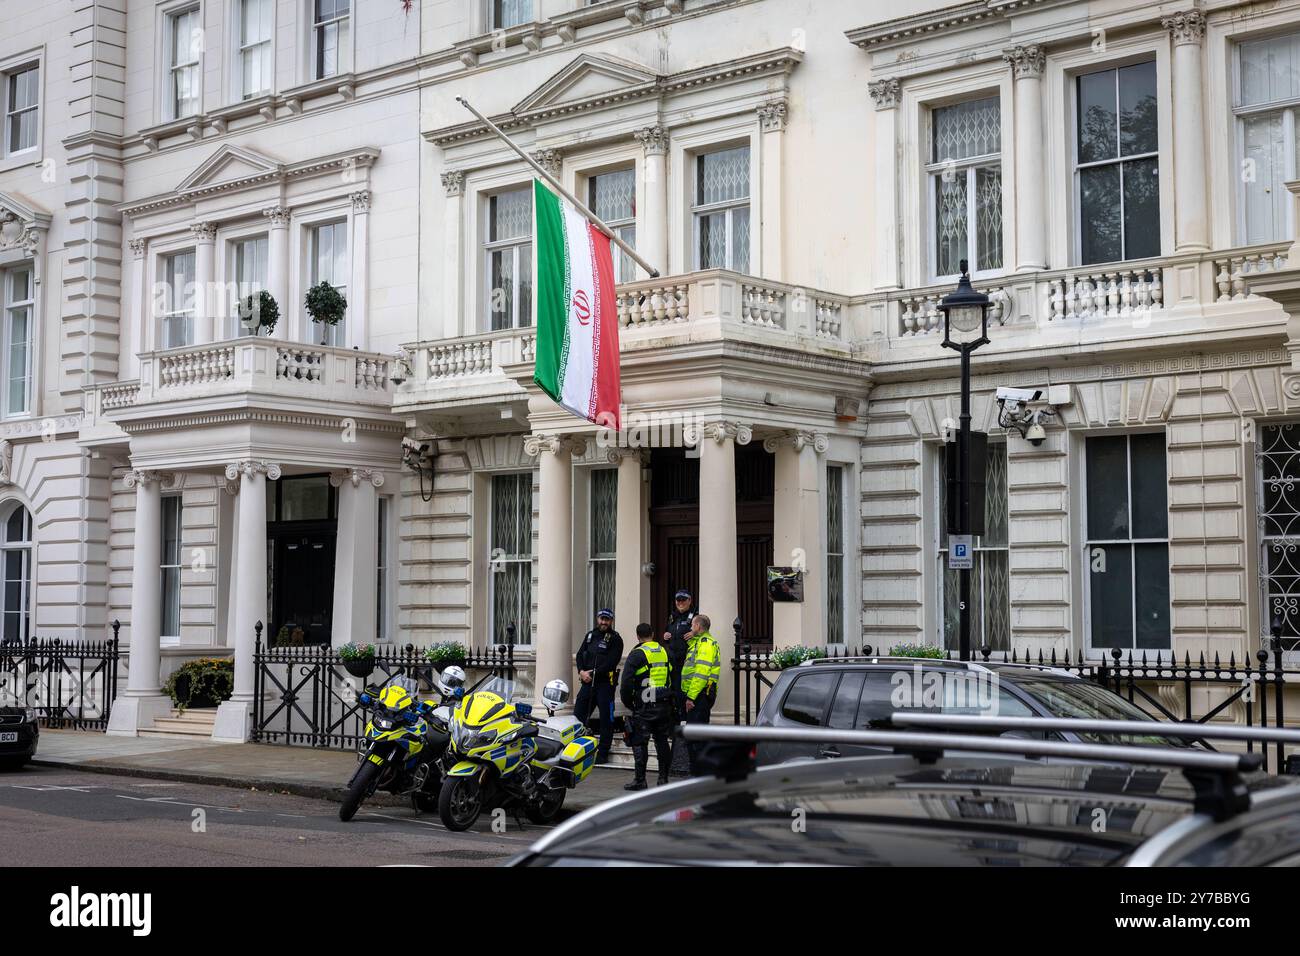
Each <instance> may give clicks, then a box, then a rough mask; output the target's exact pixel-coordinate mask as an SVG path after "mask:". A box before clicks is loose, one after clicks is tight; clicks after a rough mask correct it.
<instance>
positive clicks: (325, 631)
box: [271, 529, 338, 644]
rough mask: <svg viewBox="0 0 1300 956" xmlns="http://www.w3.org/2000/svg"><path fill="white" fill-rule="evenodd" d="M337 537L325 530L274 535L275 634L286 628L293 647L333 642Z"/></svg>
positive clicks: (284, 531) (273, 593) (273, 590)
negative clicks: (332, 618)
mask: <svg viewBox="0 0 1300 956" xmlns="http://www.w3.org/2000/svg"><path fill="white" fill-rule="evenodd" d="M337 537H338V535H337V534H336V532H334V531H326V530H316V531H303V530H292V531H286V530H278V529H277V530H276V531H274V532H273V537H272V538H271V541H272V549H273V551H272V561H273V565H272V566H273V568H274V574H273V580H274V583H273V585H272V592H271V593H272V598H273V605H274V608H273V611H272V621H271V633H272V634H275V635H279V634H281V629H282V628H283V629H285V632H284V633H285V636H286V637H288V639H289V642H290V643H293V644H298V643H302V644H328V643H329V642H330V616H331V613H332V612H333V610H334V545H335V539H336V538H337ZM300 632H301V633H300Z"/></svg>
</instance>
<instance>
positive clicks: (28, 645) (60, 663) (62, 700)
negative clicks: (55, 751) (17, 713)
mask: <svg viewBox="0 0 1300 956" xmlns="http://www.w3.org/2000/svg"><path fill="white" fill-rule="evenodd" d="M112 626H113V636H112V637H110V638H107V639H106V640H102V641H92V640H80V641H76V640H74V641H65V640H61V639H59V638H54V639H44V638H28V639H26V640H14V641H5V642H3V643H0V707H32V708H34V709H35V710H36V712H37V713H38V714H39V715H40V724H41V726H42V727H53V728H62V729H71V730H104V729H105V728H106V727H107V726H108V717H109V713H110V712H111V711H112V709H113V701H114V699H115V698H116V697H117V672H118V661H119V658H120V654H121V651H120V648H119V645H118V639H117V635H118V630H119V629H120V628H121V625H120V624H119V623H118V622H117V621H114V622H113V625H112Z"/></svg>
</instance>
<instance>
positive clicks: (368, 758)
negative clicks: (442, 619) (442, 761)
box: [339, 666, 465, 823]
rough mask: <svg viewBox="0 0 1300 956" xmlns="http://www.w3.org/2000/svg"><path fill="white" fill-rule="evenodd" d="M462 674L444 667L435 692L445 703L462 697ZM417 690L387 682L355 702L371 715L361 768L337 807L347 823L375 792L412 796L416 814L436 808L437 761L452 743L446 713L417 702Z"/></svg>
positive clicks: (397, 680) (409, 681)
mask: <svg viewBox="0 0 1300 956" xmlns="http://www.w3.org/2000/svg"><path fill="white" fill-rule="evenodd" d="M464 683H465V672H464V671H462V670H461V669H460V668H459V667H455V666H452V667H448V668H447V669H446V670H444V671H443V673H442V675H441V676H440V677H439V679H438V682H437V686H438V690H439V691H440V696H441V697H442V698H443V699H444V700H452V701H454V700H456V699H458V698H459V696H460V694H463V693H464ZM418 693H419V685H418V684H417V683H416V681H415V679H414V678H412V677H408V676H405V675H398V676H395V677H391V678H389V679H388V680H387V681H386V682H385V683H384V684H383V685H382V686H381V687H367V688H366V689H365V690H363V691H362V692H361V693H360V694H358V695H357V702H358V703H359V704H360V705H361V706H362V707H364V708H366V709H367V710H368V711H369V717H368V719H367V721H366V730H365V737H364V739H365V741H366V747H365V749H364V750H363V751H361V752H360V753H359V754H358V759H359V761H360V766H358V767H357V770H356V773H354V774H353V775H352V779H351V780H349V781H348V785H347V793H346V794H345V795H344V797H343V803H342V805H341V806H340V807H339V819H340V820H342V821H344V822H345V823H346V822H347V821H348V820H351V819H352V818H353V817H354V816H356V812H357V810H358V809H359V808H360V807H361V804H362V803H364V802H365V800H366V799H367V798H368V797H370V796H371V795H372V794H373V793H374V792H375V791H376V790H385V791H387V792H389V793H392V794H394V795H401V794H410V796H411V803H412V805H413V806H414V807H415V809H416V810H417V811H421V810H423V811H429V812H431V811H433V810H434V809H436V808H437V806H438V788H439V786H440V785H441V783H442V770H441V767H440V766H439V764H438V758H439V757H441V756H442V754H443V752H444V751H445V750H446V749H447V743H448V741H449V740H450V739H451V738H450V734H449V733H448V729H447V719H448V717H449V708H448V706H447V705H446V704H443V703H440V702H439V701H434V700H420V699H419V697H418V696H417V695H418Z"/></svg>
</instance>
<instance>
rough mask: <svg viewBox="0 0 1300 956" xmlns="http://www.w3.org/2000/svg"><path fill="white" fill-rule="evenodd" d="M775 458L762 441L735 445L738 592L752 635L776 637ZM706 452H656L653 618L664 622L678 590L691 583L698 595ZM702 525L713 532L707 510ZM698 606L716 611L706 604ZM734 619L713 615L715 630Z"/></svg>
mask: <svg viewBox="0 0 1300 956" xmlns="http://www.w3.org/2000/svg"><path fill="white" fill-rule="evenodd" d="M774 488H775V459H774V458H773V456H772V455H770V454H768V453H767V452H766V451H764V450H763V447H762V445H741V446H739V447H737V448H736V573H737V582H736V597H737V606H738V607H739V608H740V620H741V622H742V624H743V627H744V630H743V631H742V633H741V639H742V640H743V641H745V642H746V643H754V644H771V642H772V637H773V634H772V602H771V601H769V600H768V598H767V566H768V565H769V564H771V563H772V500H773V491H774ZM700 533H701V527H700V460H699V458H688V457H687V456H686V452H685V450H684V449H680V448H656V449H653V450H652V451H651V454H650V554H651V560H652V561H653V562H654V566H655V573H654V574H653V575H652V576H651V578H650V612H651V621H650V623H651V624H652V625H653V627H654V628H655V631H656V633H659V632H661V631H662V630H663V627H664V625H665V624H667V622H668V615H669V614H670V613H671V612H672V609H673V595H674V594H675V593H676V592H677V591H678V590H680V589H682V588H685V589H686V590H688V591H690V592H691V593H692V594H694V595H697V597H698V595H699V583H700ZM703 533H704V534H708V533H709V522H708V516H707V515H706V516H705V519H704V527H703ZM699 610H701V611H703V612H704V613H705V614H708V613H709V609H708V608H707V607H704V606H701V607H700V608H699ZM731 624H732V622H731V621H719V620H716V619H715V620H714V621H713V629H714V632H715V633H718V632H719V631H721V629H722V628H728V629H729V628H730V627H731Z"/></svg>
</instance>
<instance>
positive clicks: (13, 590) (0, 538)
mask: <svg viewBox="0 0 1300 956" xmlns="http://www.w3.org/2000/svg"><path fill="white" fill-rule="evenodd" d="M0 522H2V523H0V573H2V574H3V576H4V582H3V584H4V586H3V587H2V588H0V620H2V622H3V623H2V626H0V640H4V641H6V642H8V641H21V640H24V639H25V638H27V636H28V635H29V634H30V632H31V610H30V602H31V598H30V594H31V589H32V516H31V515H30V514H29V513H28V512H27V509H26V508H24V507H23V506H22V505H21V504H18V503H17V502H13V503H12V504H10V505H7V506H0Z"/></svg>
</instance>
